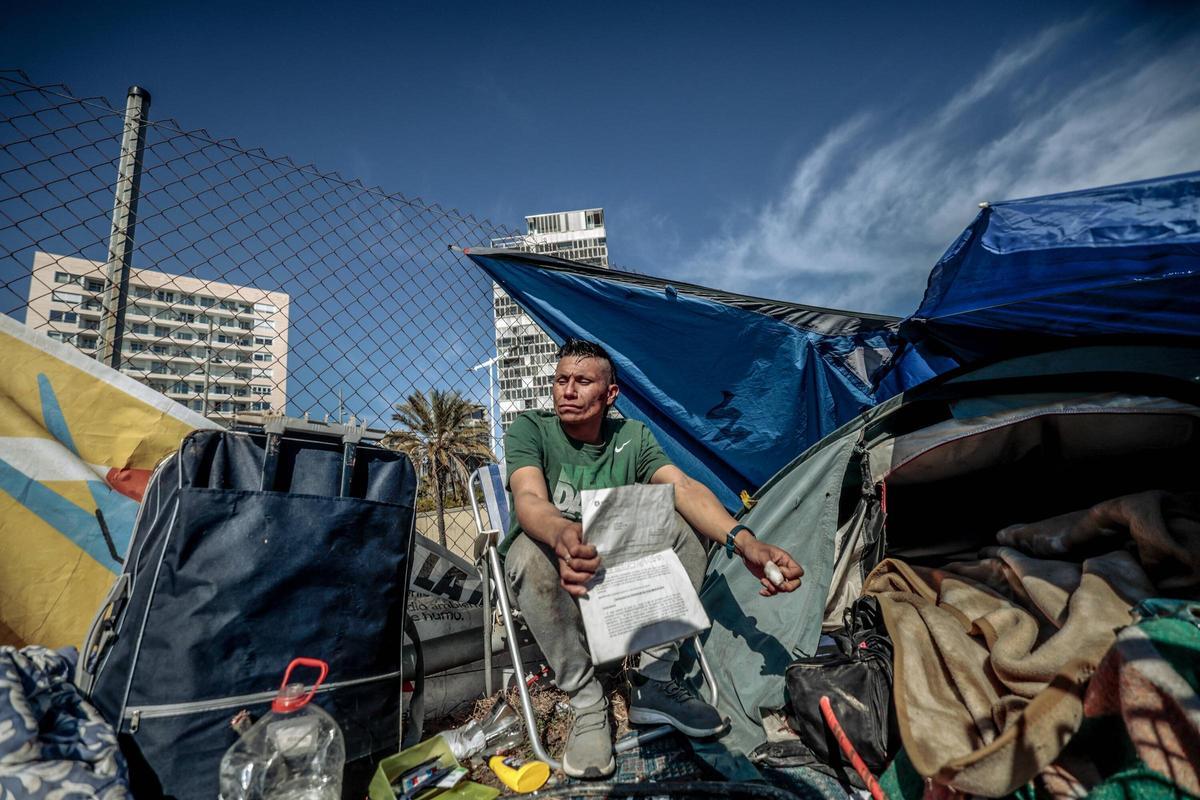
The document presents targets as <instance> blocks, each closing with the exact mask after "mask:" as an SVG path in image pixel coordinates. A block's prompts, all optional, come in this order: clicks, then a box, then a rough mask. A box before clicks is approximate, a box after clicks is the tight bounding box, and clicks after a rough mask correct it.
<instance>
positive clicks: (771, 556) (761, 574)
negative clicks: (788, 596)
mask: <svg viewBox="0 0 1200 800" xmlns="http://www.w3.org/2000/svg"><path fill="white" fill-rule="evenodd" d="M768 561H774V562H775V566H777V567H779V571H780V572H781V573H783V583H781V584H780V585H778V586H776V585H775V584H774V583H773V582H772V581H771V579H770V578H768V577H767V573H766V567H767V562H768ZM742 562H743V563H745V565H746V569H748V570H750V574H752V575H753V576H754V577H756V578H758V582H759V583H761V584H762V587H763V588H761V589H759V590H758V593H759V594H761V595H762V596H763V597H770V596H771V595H773V594H778V593H779V592H794V591H796V590H797V589H798V588H800V576H801V575H803V574H804V568H803V567H801V566H800V565H799V564H797V563H796V560H795V559H794V558H792V557H791V556H790V555H789V554H788V551H787V550H784V549H783V548H782V547H776V546H775V545H773V544H767V543H766V542H760V541H759V540H758V539H751V540H750V541H748V542H747V543H746V546H745V547H744V548H742Z"/></svg>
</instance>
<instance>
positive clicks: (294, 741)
mask: <svg viewBox="0 0 1200 800" xmlns="http://www.w3.org/2000/svg"><path fill="white" fill-rule="evenodd" d="M297 666H305V667H313V668H315V669H318V670H320V673H321V674H320V676H319V677H318V678H317V681H316V683H314V684H313V685H312V687H311V688H309V687H306V686H305V685H304V684H300V683H291V684H289V683H288V680H289V679H290V678H291V675H292V670H294V669H295V668H296V667H297ZM328 674H329V665H328V664H326V663H325V662H324V661H319V660H317V659H315V658H297V659H295V660H293V661H292V663H291V664H288V668H287V671H286V672H285V673H284V675H283V683H282V684H281V685H280V687H279V694H278V695H276V697H275V699H274V700H273V701H272V703H271V710H270V712H268V713H267V714H266V715H264V716H263V718H262V719H260V720H258V722H256V723H254V725H252V726H251V727H250V729H249V730H247V731H246V732H245V733H243V734H242V737H241V738H240V739H238V740H237V741H236V742H234V743H233V746H232V747H230V748H229V749H228V750H227V751H225V756H224V757H223V758H222V759H221V771H220V782H221V795H220V796H221V800H284V799H285V798H286V800H339V798H340V797H341V794H342V768H343V767H344V766H345V763H346V744H345V742H344V741H343V739H342V731H341V729H340V728H339V727H338V724H337V722H335V721H334V719H333V717H331V716H329V714H328V713H327V712H326V711H325V710H324V709H322V708H320V707H319V706H317V705H316V704H315V703H309V701H310V700H312V698H313V695H315V694H316V693H317V687H319V686H320V685H321V683H322V682H323V681H324V680H325V677H326V676H327V675H328Z"/></svg>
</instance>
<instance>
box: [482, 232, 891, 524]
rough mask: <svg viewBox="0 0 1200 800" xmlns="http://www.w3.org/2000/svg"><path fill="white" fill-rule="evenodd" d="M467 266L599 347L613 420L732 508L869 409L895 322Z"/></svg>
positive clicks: (588, 271) (509, 267) (496, 260)
mask: <svg viewBox="0 0 1200 800" xmlns="http://www.w3.org/2000/svg"><path fill="white" fill-rule="evenodd" d="M467 254H468V255H469V256H470V257H471V259H472V260H473V261H474V262H475V263H476V264H478V265H479V266H480V267H482V268H483V269H484V271H486V272H487V273H488V275H489V276H491V278H492V279H493V280H495V281H496V283H498V284H499V285H500V287H501V288H502V289H504V291H506V292H507V293H508V294H509V295H510V296H511V297H512V298H513V299H515V300H516V301H517V303H518V304H519V305H520V306H521V307H522V308H524V309H525V311H526V312H527V313H529V315H530V316H531V317H532V318H533V319H534V320H535V321H536V322H537V323H538V324H539V325H540V326H541V327H542V328H544V329H545V330H546V331H547V332H548V333H549V334H550V335H551V337H552V338H554V339H555V340H557V341H558V342H559V343H561V342H562V341H563V340H564V339H565V338H566V337H568V336H574V337H577V338H583V339H592V340H595V341H599V342H602V343H603V344H604V346H605V347H606V348H607V349H608V351H609V352H610V353H611V354H612V356H613V360H614V361H615V362H616V364H617V369H618V372H619V374H620V383H621V395H620V397H619V398H618V400H617V409H618V410H619V411H620V412H621V413H622V414H624V415H625V416H627V417H632V418H635V419H639V420H641V421H643V422H645V423H646V424H647V425H648V426H649V427H650V429H651V430H652V431H653V432H654V435H655V437H656V438H657V439H658V441H659V442H660V443H661V444H662V446H663V449H664V450H666V452H667V454H668V456H670V457H671V459H672V460H673V461H674V462H675V463H676V464H677V465H678V466H679V467H680V468H682V469H683V470H684V471H685V472H687V473H688V474H689V475H691V476H692V477H694V478H697V479H699V480H701V481H703V482H705V483H706V484H707V485H708V486H710V487H712V488H713V490H714V491H715V492H716V493H717V495H718V497H720V499H721V501H722V502H723V503H725V505H726V506H728V507H729V508H731V509H732V508H737V507H740V505H741V502H740V501H739V499H738V494H739V492H741V491H742V490H749V491H751V492H753V491H754V490H755V489H757V488H758V487H759V486H761V485H762V484H763V483H765V482H766V481H767V479H768V478H770V477H771V476H772V475H773V474H774V473H775V472H776V471H777V470H778V469H779V468H780V467H782V466H783V465H784V464H786V463H787V462H788V461H790V460H791V459H792V458H793V457H795V455H796V454H797V453H799V452H801V451H802V450H804V449H805V448H806V447H808V446H809V445H810V444H812V443H813V442H816V441H818V440H819V439H820V438H821V437H822V436H824V435H826V434H828V433H831V432H832V431H833V430H835V429H836V428H837V427H838V426H839V425H841V424H842V423H844V422H846V421H848V420H850V419H853V418H854V417H855V416H856V415H857V414H859V413H860V412H862V411H863V410H864V409H866V408H869V407H870V406H871V405H872V403H873V401H872V397H871V391H870V383H869V371H870V370H871V369H872V368H873V367H875V366H877V365H878V364H879V363H880V362H881V361H882V359H883V358H884V357H886V356H889V355H890V352H891V351H890V339H891V336H892V327H893V326H894V324H895V322H897V320H895V319H894V318H890V317H877V316H871V315H852V314H846V313H843V312H834V311H829V310H827V309H814V308H810V307H806V306H799V305H794V304H790V303H780V302H776V301H771V300H762V299H759V298H752V297H745V296H742V295H734V294H730V293H725V292H718V291H715V290H712V289H707V288H705V287H700V286H690V285H688V284H681V283H668V282H666V281H662V280H658V279H654V278H647V277H645V276H641V275H632V274H629V273H624V272H618V271H615V270H611V271H610V270H604V269H599V268H594V267H587V266H585V265H581V264H576V263H573V262H567V261H561V260H559V259H553V258H548V257H545V256H538V255H533V254H528V253H519V252H513V251H510V250H478V249H471V250H468V251H467ZM514 344H515V343H514ZM499 355H501V357H503V355H504V345H503V342H502V343H501V347H500V353H499Z"/></svg>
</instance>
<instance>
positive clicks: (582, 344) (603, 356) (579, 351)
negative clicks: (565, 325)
mask: <svg viewBox="0 0 1200 800" xmlns="http://www.w3.org/2000/svg"><path fill="white" fill-rule="evenodd" d="M554 357H555V359H563V358H568V357H571V358H598V359H600V360H601V361H603V362H605V363H606V364H608V382H609V383H616V382H617V365H616V364H614V363H613V360H612V356H610V355H609V354H608V351H607V350H605V349H604V348H603V347H601V346H600V345H599V344H598V343H596V342H589V341H588V340H586V339H567V341H565V342H564V343H563V346H562V347H560V348H558V353H557V354H555V356H554Z"/></svg>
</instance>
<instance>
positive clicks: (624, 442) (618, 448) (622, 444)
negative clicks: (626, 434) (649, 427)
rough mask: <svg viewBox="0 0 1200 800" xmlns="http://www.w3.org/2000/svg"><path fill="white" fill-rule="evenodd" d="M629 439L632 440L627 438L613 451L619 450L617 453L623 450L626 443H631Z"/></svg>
mask: <svg viewBox="0 0 1200 800" xmlns="http://www.w3.org/2000/svg"><path fill="white" fill-rule="evenodd" d="M629 441H630V440H629V439H626V440H625V441H623V442H621V443H620V444H619V445H617V446H616V447H614V448H613V451H614V452H617V453H619V452H621V448H623V447H624V446H625V445H627V444H629Z"/></svg>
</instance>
